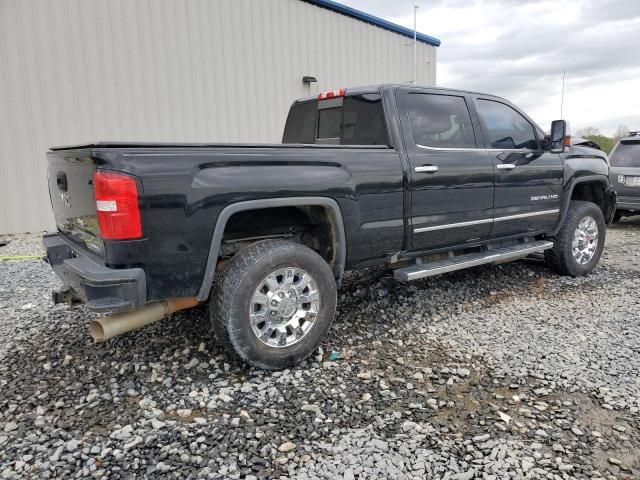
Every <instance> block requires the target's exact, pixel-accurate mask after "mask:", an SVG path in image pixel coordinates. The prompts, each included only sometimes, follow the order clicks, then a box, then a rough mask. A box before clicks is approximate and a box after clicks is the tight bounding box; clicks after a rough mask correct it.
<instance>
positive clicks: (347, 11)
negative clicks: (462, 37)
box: [303, 0, 441, 47]
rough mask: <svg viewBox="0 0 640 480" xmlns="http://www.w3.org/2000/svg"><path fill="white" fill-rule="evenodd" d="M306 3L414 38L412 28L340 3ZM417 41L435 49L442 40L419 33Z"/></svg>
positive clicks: (327, 0)
mask: <svg viewBox="0 0 640 480" xmlns="http://www.w3.org/2000/svg"><path fill="white" fill-rule="evenodd" d="M303 1H305V2H309V3H313V4H315V5H317V6H319V7H324V8H327V9H329V10H333V11H334V12H338V13H342V14H343V15H347V16H349V17H352V18H355V19H357V20H362V21H363V22H367V23H370V24H372V25H375V26H376V27H380V28H384V29H386V30H390V31H392V32H395V33H399V34H400V35H404V36H405V37H409V38H413V30H411V29H410V28H406V27H402V26H400V25H396V24H395V23H391V22H387V21H386V20H383V19H382V18H379V17H374V16H373V15H369V14H368V13H364V12H361V11H360V10H356V9H355V8H351V7H347V6H346V5H342V4H341V3H338V2H333V1H331V0H303ZM416 39H417V40H418V41H419V42H422V43H428V44H429V45H433V46H434V47H439V46H440V43H441V42H440V40H439V39H437V38H435V37H431V36H429V35H425V34H424V33H418V34H417V35H416Z"/></svg>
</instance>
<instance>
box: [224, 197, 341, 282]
mask: <svg viewBox="0 0 640 480" xmlns="http://www.w3.org/2000/svg"><path fill="white" fill-rule="evenodd" d="M273 238H280V239H285V240H290V241H292V242H296V243H300V244H302V245H305V246H307V247H309V248H311V249H312V250H314V251H316V252H317V253H318V254H319V255H320V256H321V257H322V258H324V259H325V260H326V262H327V263H328V264H329V266H330V267H331V268H332V269H333V270H334V271H336V269H335V268H334V266H335V263H336V261H337V255H338V245H337V242H338V240H337V238H338V235H337V229H336V224H335V219H334V217H333V213H332V210H331V209H329V208H327V207H324V206H321V205H309V206H282V207H271V208H259V209H251V210H243V211H241V212H237V213H235V214H233V215H232V216H231V217H230V218H229V220H228V221H227V223H226V225H225V229H224V234H223V236H222V242H221V244H220V252H219V257H218V265H217V268H216V269H217V270H219V269H221V268H222V267H224V265H225V264H226V263H227V261H228V260H229V259H230V258H231V257H232V256H233V255H235V253H236V252H238V251H240V250H241V249H243V248H246V247H248V246H249V245H251V244H253V243H255V242H258V241H260V240H266V239H273Z"/></svg>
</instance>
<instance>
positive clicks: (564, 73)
mask: <svg viewBox="0 0 640 480" xmlns="http://www.w3.org/2000/svg"><path fill="white" fill-rule="evenodd" d="M566 75H567V69H566V68H565V69H563V70H562V96H561V97H560V120H562V110H563V108H564V77H565V76H566Z"/></svg>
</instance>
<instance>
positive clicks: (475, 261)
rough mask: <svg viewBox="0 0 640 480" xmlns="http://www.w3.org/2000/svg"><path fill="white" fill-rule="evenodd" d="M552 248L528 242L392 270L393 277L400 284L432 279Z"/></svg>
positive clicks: (547, 244)
mask: <svg viewBox="0 0 640 480" xmlns="http://www.w3.org/2000/svg"><path fill="white" fill-rule="evenodd" d="M550 248H553V242H548V241H545V240H541V241H536V242H528V243H523V244H520V245H513V246H510V247H502V248H496V249H494V250H487V251H484V252H479V253H470V254H468V255H460V256H458V257H452V258H447V259H445V260H437V261H434V262H429V263H417V264H415V265H411V266H410V267H405V268H399V269H397V270H394V272H393V276H394V277H395V279H396V280H399V281H401V282H409V281H411V280H417V279H419V278H425V277H432V276H433V275H439V274H441V273H447V272H453V271H455V270H462V269H464V268H469V267H475V266H478V265H485V264H487V263H502V262H508V261H511V260H517V259H518V258H523V257H526V256H527V255H530V254H532V253H539V252H544V251H545V250H548V249H550Z"/></svg>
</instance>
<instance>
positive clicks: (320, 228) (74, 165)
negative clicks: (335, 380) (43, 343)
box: [44, 85, 615, 368]
mask: <svg viewBox="0 0 640 480" xmlns="http://www.w3.org/2000/svg"><path fill="white" fill-rule="evenodd" d="M565 129H566V124H565V122H564V121H562V120H559V121H555V122H553V123H552V125H551V135H545V134H544V133H543V130H542V129H541V128H540V127H538V126H537V125H536V124H535V123H534V122H533V121H532V120H531V119H530V118H529V117H528V116H527V115H526V114H525V113H524V112H522V111H521V110H520V109H518V108H517V107H516V106H515V105H513V104H511V103H509V102H508V101H506V100H504V99H502V98H499V97H496V96H493V95H485V94H480V93H474V92H466V91H460V90H448V89H441V88H423V87H417V86H407V85H379V86H369V87H356V88H348V89H339V90H334V91H330V92H325V93H321V94H320V95H319V96H317V97H315V96H314V97H311V98H305V99H302V100H299V101H297V102H295V103H294V104H293V105H292V107H291V110H290V113H289V117H288V120H287V123H286V126H285V131H284V137H283V144H276V145H264V144H237V145H228V144H227V145H225V144H155V143H92V144H85V145H77V146H69V147H58V148H53V149H52V150H51V151H50V152H49V153H48V155H47V157H48V160H49V191H50V194H51V202H52V205H53V210H54V213H55V217H56V222H57V225H58V231H57V232H55V233H53V234H50V235H47V236H45V238H44V243H45V246H46V248H47V257H48V260H49V262H50V264H51V266H52V268H53V269H54V271H55V272H56V273H57V274H58V275H59V276H60V277H61V278H62V279H63V281H64V282H65V284H66V285H67V288H66V290H63V291H61V292H59V293H56V295H55V299H56V300H57V301H63V300H67V299H69V297H70V296H71V297H73V296H75V297H78V298H79V299H80V300H82V301H84V302H86V304H87V306H88V307H89V308H90V309H92V310H94V311H109V312H114V311H115V312H120V313H117V314H116V315H111V316H107V317H103V318H99V319H96V320H94V321H93V322H92V323H91V333H92V336H93V337H94V338H95V339H97V340H105V339H108V338H110V337H112V336H114V335H117V334H120V333H124V332H126V331H129V330H132V329H133V328H138V327H141V326H143V325H147V324H149V323H151V322H154V321H156V320H159V319H161V318H163V317H164V316H166V315H167V314H169V313H172V312H174V311H177V310H181V309H184V308H189V307H192V306H195V305H197V304H198V303H206V302H208V303H209V310H210V314H211V322H212V329H213V331H215V332H216V334H217V336H218V338H219V339H220V340H221V341H222V342H223V343H224V344H225V345H226V346H227V347H228V349H229V351H230V352H233V353H234V354H235V355H236V356H237V357H239V358H241V359H242V360H244V361H246V362H249V363H251V364H253V365H257V366H260V367H263V368H283V367H286V366H289V365H292V364H295V363H296V362H299V361H301V360H302V359H304V358H306V357H307V356H309V355H310V354H311V353H312V352H313V351H314V349H315V348H316V347H317V346H318V345H319V343H320V342H321V341H322V339H323V338H324V336H325V335H326V334H327V332H328V331H329V328H330V326H331V322H332V321H333V317H334V314H335V310H336V298H337V294H336V291H337V288H338V287H339V286H340V284H341V282H342V277H343V274H344V272H345V271H346V270H356V269H361V268H365V267H367V266H371V265H387V266H388V268H389V269H391V270H393V272H394V276H395V278H396V279H398V280H399V281H411V280H416V279H420V278H425V277H428V276H431V275H437V274H440V273H444V272H451V271H453V270H459V269H462V268H468V267H473V266H476V265H481V264H490V263H500V262H505V261H509V260H515V259H518V258H523V257H526V256H527V255H529V254H531V253H541V252H544V253H545V254H546V257H547V260H548V262H549V264H550V265H551V266H552V267H553V268H554V269H555V270H556V271H558V272H560V273H562V274H564V275H572V276H580V275H587V274H588V273H590V272H591V271H592V270H593V269H594V268H595V266H596V265H597V263H598V260H599V259H600V255H601V253H602V249H603V246H604V240H605V234H606V224H607V223H608V222H609V221H610V220H611V219H612V217H613V212H614V211H615V192H612V191H611V190H610V188H609V170H608V165H607V160H606V155H605V154H604V153H603V152H601V151H600V150H596V149H592V148H589V147H580V146H568V145H566V143H565V140H566V137H565Z"/></svg>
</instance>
